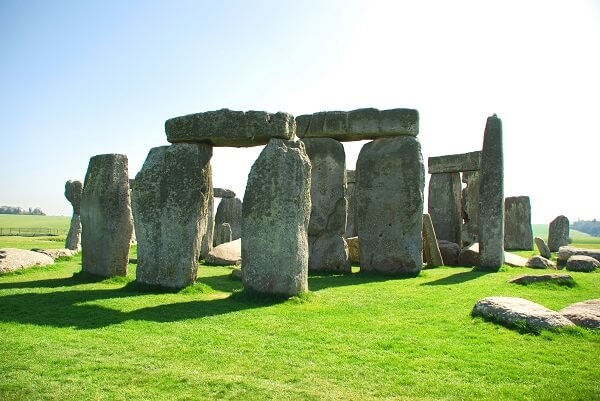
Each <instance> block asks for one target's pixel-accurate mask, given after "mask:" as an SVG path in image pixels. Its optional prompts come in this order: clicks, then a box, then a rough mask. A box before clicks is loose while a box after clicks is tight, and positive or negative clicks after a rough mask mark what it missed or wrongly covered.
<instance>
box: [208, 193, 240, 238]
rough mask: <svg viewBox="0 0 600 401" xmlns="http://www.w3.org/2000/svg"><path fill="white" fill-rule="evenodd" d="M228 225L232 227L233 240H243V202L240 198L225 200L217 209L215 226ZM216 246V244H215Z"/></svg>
mask: <svg viewBox="0 0 600 401" xmlns="http://www.w3.org/2000/svg"><path fill="white" fill-rule="evenodd" d="M223 223H228V224H229V226H230V227H231V240H232V241H234V240H236V239H238V238H242V201H241V199H239V198H223V199H221V202H220V203H219V206H218V207H217V214H216V215H215V226H216V227H219V226H220V225H221V224H223ZM215 245H216V244H215Z"/></svg>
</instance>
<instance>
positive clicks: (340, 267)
mask: <svg viewBox="0 0 600 401" xmlns="http://www.w3.org/2000/svg"><path fill="white" fill-rule="evenodd" d="M303 142H304V146H305V148H306V154H307V155H308V157H309V159H310V161H311V165H312V169H311V191H310V195H311V204H312V207H311V214H310V223H309V225H308V247H309V257H308V270H309V271H329V272H343V273H349V272H350V271H351V266H350V262H349V261H348V247H347V245H346V241H345V240H344V238H343V235H344V233H345V229H346V213H347V204H346V198H345V196H344V195H345V186H344V177H345V174H346V154H345V153H344V147H343V146H342V144H341V143H340V142H338V141H336V140H335V139H330V138H308V139H305V140H304V141H303Z"/></svg>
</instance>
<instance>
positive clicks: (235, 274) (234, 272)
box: [229, 268, 242, 281]
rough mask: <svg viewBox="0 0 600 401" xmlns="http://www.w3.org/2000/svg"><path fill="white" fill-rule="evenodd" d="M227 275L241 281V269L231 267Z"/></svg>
mask: <svg viewBox="0 0 600 401" xmlns="http://www.w3.org/2000/svg"><path fill="white" fill-rule="evenodd" d="M229 277H230V278H231V279H232V280H236V281H242V269H237V268H236V269H233V270H231V274H230V275H229Z"/></svg>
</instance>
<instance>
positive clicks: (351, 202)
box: [346, 170, 357, 238]
mask: <svg viewBox="0 0 600 401" xmlns="http://www.w3.org/2000/svg"><path fill="white" fill-rule="evenodd" d="M346 202H347V204H348V211H347V212H346V238H352V237H356V235H357V230H356V172H355V171H354V170H347V171H346Z"/></svg>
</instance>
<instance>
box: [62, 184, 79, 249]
mask: <svg viewBox="0 0 600 401" xmlns="http://www.w3.org/2000/svg"><path fill="white" fill-rule="evenodd" d="M82 193H83V183H82V182H81V181H78V180H69V181H67V182H66V183H65V197H66V198H67V200H68V201H69V202H70V203H71V206H73V216H71V225H70V227H69V233H68V234H67V240H66V241H65V248H67V249H71V250H74V251H80V250H81V218H80V217H79V214H80V210H81V194H82Z"/></svg>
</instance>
